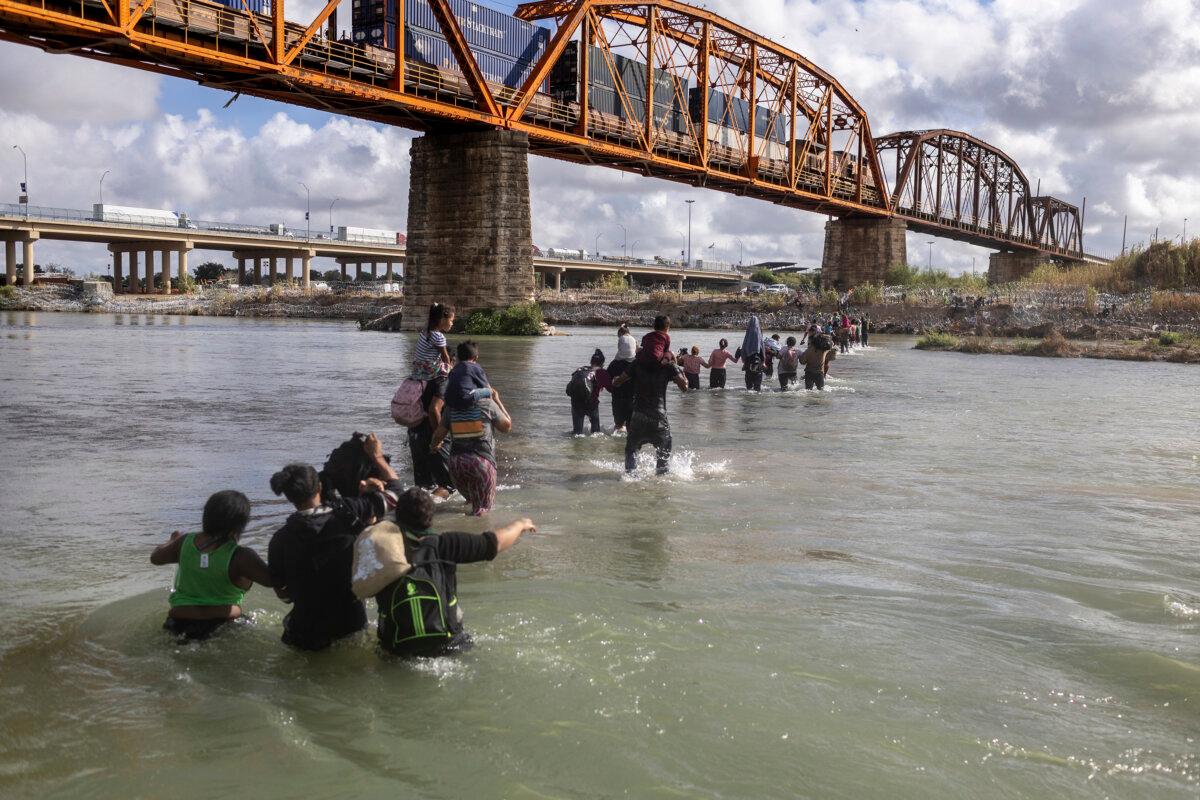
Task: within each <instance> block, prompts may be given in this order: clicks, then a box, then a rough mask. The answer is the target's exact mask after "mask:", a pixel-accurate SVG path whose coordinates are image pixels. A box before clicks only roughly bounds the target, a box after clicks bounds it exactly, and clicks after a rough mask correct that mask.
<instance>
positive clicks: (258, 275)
mask: <svg viewBox="0 0 1200 800" xmlns="http://www.w3.org/2000/svg"><path fill="white" fill-rule="evenodd" d="M262 262H263V260H262V259H261V258H259V257H258V256H255V257H254V285H255V286H262V282H263V274H262Z"/></svg>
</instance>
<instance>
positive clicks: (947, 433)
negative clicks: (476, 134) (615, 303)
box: [0, 313, 1200, 800]
mask: <svg viewBox="0 0 1200 800" xmlns="http://www.w3.org/2000/svg"><path fill="white" fill-rule="evenodd" d="M0 333H2V336H0V368H2V371H3V380H2V381H0V407H2V408H3V414H4V421H3V426H2V427H0V448H2V450H0V452H3V454H4V455H3V457H2V458H0V487H2V488H0V492H2V494H0V542H2V543H3V558H0V586H2V587H3V591H2V592H0V610H2V611H3V613H2V614H0V698H2V702H0V795H3V796H4V797H14V798H15V797H37V798H59V797H61V798H85V797H121V798H129V797H166V796H170V797H173V798H193V797H194V798H202V797H203V798H211V797H220V796H222V795H225V794H229V795H233V794H234V793H237V794H239V795H242V794H248V793H252V794H253V795H255V796H262V797H305V798H326V797H328V798H332V797H345V796H357V797H364V798H375V797H403V798H467V797H470V798H531V799H534V798H537V799H541V798H598V797H615V796H625V797H632V798H679V797H687V798H796V797H804V798H849V799H853V800H868V799H871V798H880V799H881V800H882V799H884V798H886V799H887V800H904V799H906V798H918V799H919V800H934V799H935V798H947V800H950V799H952V798H953V799H955V800H957V799H959V798H967V797H969V798H1049V797H1054V798H1093V797H1096V798H1099V797H1113V798H1139V799H1142V798H1196V797H1197V796H1200V742H1198V741H1197V738H1198V737H1200V707H1198V706H1200V639H1198V635H1200V544H1198V538H1197V531H1198V528H1197V520H1198V519H1200V492H1198V487H1200V461H1198V459H1200V424H1198V423H1197V420H1198V419H1200V415H1198V413H1197V412H1198V408H1200V404H1198V401H1197V394H1196V386H1197V376H1198V374H1200V373H1197V372H1196V371H1195V368H1193V367H1188V366H1180V365H1169V364H1136V363H1115V362H1095V361H1089V362H1082V361H1071V360H1046V359H1032V358H1020V357H1002V356H995V357H992V356H964V355H957V354H943V353H923V352H918V351H914V350H912V349H911V344H912V342H911V340H909V339H903V338H886V337H878V338H877V339H876V340H875V341H873V343H872V345H873V346H872V347H871V348H870V349H869V350H866V351H862V352H858V353H856V354H854V355H851V356H847V357H843V358H841V359H839V360H838V361H836V362H835V364H834V369H833V373H832V374H833V377H834V380H833V382H832V384H831V385H832V391H830V392H827V393H825V394H820V395H818V394H815V393H811V394H810V393H804V392H798V393H797V392H792V393H787V394H781V393H777V392H770V393H763V394H761V395H757V396H752V395H748V394H747V393H746V392H744V391H741V390H733V391H726V392H722V393H710V392H707V391H704V392H699V393H694V394H690V395H687V396H682V395H680V394H678V393H676V392H675V391H674V390H672V392H673V395H672V397H671V398H670V401H669V402H670V406H671V409H672V414H673V418H672V422H673V427H674V431H675V441H676V448H677V454H676V457H675V461H674V469H675V471H674V474H672V475H671V476H668V477H666V478H661V479H660V478H655V477H653V476H651V475H649V474H647V473H648V472H650V471H652V470H650V468H649V467H650V463H649V457H650V451H649V450H646V464H645V465H644V467H645V469H644V470H643V474H641V475H639V478H638V479H637V480H634V481H630V480H626V479H625V478H624V477H623V475H622V473H621V453H622V441H621V440H620V439H613V438H610V437H591V438H580V439H575V438H571V437H570V436H569V435H568V431H569V429H570V419H569V413H568V400H567V397H566V396H565V394H564V387H565V385H566V383H567V379H568V377H569V374H570V372H571V370H572V369H573V368H574V367H575V366H577V365H579V364H582V363H584V362H585V361H586V360H587V358H588V356H589V355H590V353H591V352H592V350H593V348H595V347H597V346H599V347H602V348H604V349H605V350H606V352H607V353H608V355H610V356H611V355H612V351H613V350H614V345H615V336H614V335H613V332H612V331H608V330H603V331H601V330H592V329H581V330H571V331H570V334H571V335H570V336H567V337H559V338H552V339H528V340H507V339H497V340H485V341H483V342H482V344H481V349H482V358H481V360H482V362H483V364H484V366H485V367H486V368H487V370H488V372H489V374H490V376H491V378H492V380H493V382H494V383H495V384H496V385H497V386H498V387H500V388H502V390H503V392H504V397H505V401H506V403H507V405H508V406H509V408H510V410H511V411H512V412H513V415H514V418H515V423H516V427H515V430H514V432H513V433H512V434H511V435H510V436H507V437H501V438H500V440H499V442H498V448H499V453H500V483H501V491H500V493H499V501H498V508H497V510H496V511H495V512H493V514H492V515H491V519H492V521H493V522H497V521H499V522H505V521H508V520H510V519H512V518H515V517H517V516H525V515H528V516H531V517H533V518H534V519H535V520H536V521H537V523H538V524H539V526H540V528H541V530H540V532H539V533H538V534H536V535H531V536H529V537H527V538H526V539H524V540H522V541H521V542H520V543H519V544H518V545H517V546H516V547H515V548H514V549H513V550H512V551H510V552H508V553H505V554H503V555H502V556H501V557H500V558H499V559H497V560H496V561H495V562H492V563H490V564H485V565H479V566H470V567H464V568H463V569H462V570H461V577H460V589H461V593H460V598H461V602H462V605H463V607H464V609H465V611H466V617H467V624H468V627H469V628H470V629H471V630H472V631H473V632H474V634H475V638H476V642H477V644H476V647H475V648H474V649H473V650H472V651H471V652H469V653H467V654H465V655H462V656H459V657H456V658H442V659H435V660H432V661H425V662H421V663H397V662H394V661H385V660H382V659H380V658H379V657H378V656H377V654H376V652H375V651H374V649H373V647H372V642H371V639H370V637H369V636H366V635H364V636H363V637H361V638H360V639H357V640H353V641H351V642H349V643H345V644H342V645H340V646H338V647H336V648H335V649H334V650H332V651H330V652H326V653H322V654H316V655H309V654H302V653H298V652H293V651H291V650H289V649H288V648H286V647H285V646H283V645H282V644H281V643H280V642H279V640H278V638H279V633H280V620H281V618H282V616H283V614H284V611H285V607H284V606H283V605H282V604H281V603H279V602H278V601H276V600H275V599H274V597H273V596H272V595H271V593H270V592H268V591H264V590H262V589H261V588H258V589H255V590H253V591H251V593H250V594H249V595H248V597H247V608H248V609H249V610H250V613H249V617H248V623H247V624H245V625H241V626H239V627H238V628H237V629H235V630H232V631H228V632H226V633H225V634H222V635H221V636H219V637H217V638H216V639H215V640H213V641H211V642H209V643H206V644H204V645H177V644H174V643H173V642H171V641H170V640H169V639H168V638H167V636H166V634H164V633H162V632H161V631H160V630H159V627H160V625H161V623H162V618H163V616H164V612H165V609H166V600H167V591H168V589H169V587H170V584H171V580H172V570H171V568H155V567H152V566H151V565H150V564H149V560H148V557H149V553H150V550H151V549H152V547H153V546H154V545H155V544H156V543H158V542H160V541H162V540H163V539H164V538H165V536H166V534H167V533H168V532H170V531H171V530H174V529H196V527H197V526H198V523H199V516H200V509H201V506H202V505H203V502H204V500H205V498H206V497H207V495H208V494H209V493H211V492H212V491H215V490H217V489H222V488H237V489H241V490H242V491H244V492H246V493H247V494H248V495H249V496H250V497H251V499H252V500H253V502H254V519H253V522H252V524H251V528H250V530H249V531H248V532H247V534H246V536H245V537H244V539H243V543H244V544H248V545H250V546H252V547H255V548H256V549H258V550H259V551H260V552H262V553H264V554H265V551H266V545H267V541H268V539H269V537H270V534H271V532H272V531H273V529H274V528H275V527H277V526H278V525H279V524H280V523H281V521H282V520H283V519H284V518H285V516H286V515H287V513H288V511H289V507H288V506H287V505H286V504H285V503H284V502H283V501H282V500H280V499H278V498H275V497H274V496H272V495H271V493H270V491H269V488H268V486H267V482H268V477H269V476H270V474H271V473H272V472H273V471H274V470H275V469H277V468H278V467H280V466H281V465H283V464H284V463H286V462H288V461H292V460H305V461H309V462H315V463H317V464H318V465H319V464H320V462H321V461H322V460H323V458H324V456H325V455H326V454H327V453H328V452H329V451H330V450H331V449H332V448H333V447H334V446H335V445H336V444H337V443H338V442H339V441H340V440H341V439H342V438H344V437H345V435H347V434H349V433H350V432H352V431H355V430H359V431H368V430H374V431H377V432H378V433H379V434H380V435H381V437H382V438H383V440H384V442H385V445H386V447H387V449H388V451H389V452H391V453H392V454H394V456H395V462H396V463H397V465H398V466H399V467H400V470H401V473H402V474H405V472H406V469H407V467H406V465H407V462H408V457H407V452H406V449H405V446H404V441H403V437H402V436H401V430H400V429H399V428H397V427H396V426H395V425H394V424H393V423H392V422H391V420H390V417H389V414H388V400H389V399H390V396H391V392H392V390H393V389H394V388H395V384H396V383H397V381H398V376H399V374H400V371H401V370H400V365H401V364H406V363H407V360H408V353H409V351H410V349H411V346H412V343H413V340H412V339H411V338H409V337H407V336H401V335H395V334H364V333H360V332H358V331H357V329H356V328H355V326H353V325H350V324H345V323H329V322H309V321H278V322H276V321H263V320H254V321H251V320H238V319H219V318H188V317H155V316H141V315H127V316H106V315H73V314H33V313H6V314H0ZM718 336H719V334H718V333H716V332H712V331H705V332H690V331H677V332H675V334H674V343H675V345H676V347H678V346H680V345H683V344H687V345H691V344H692V343H697V344H700V345H701V346H702V348H703V349H704V350H705V351H706V352H707V351H708V350H709V349H710V348H711V347H712V346H713V344H714V343H715V341H716V339H717V338H718ZM729 338H730V340H731V341H740V335H734V334H729ZM731 378H734V379H735V380H733V381H731V383H740V381H739V380H737V379H738V378H740V373H731ZM602 418H603V419H604V421H605V423H606V425H609V426H611V414H610V412H609V410H608V406H607V399H605V405H604V407H603V413H602ZM486 524H487V520H482V521H480V520H473V519H470V518H468V517H466V516H464V515H462V514H461V507H460V506H459V504H458V503H449V504H446V505H443V506H441V507H440V509H439V515H438V519H437V522H436V527H437V528H438V529H440V530H466V531H480V530H484V529H485V526H486ZM372 611H373V610H372Z"/></svg>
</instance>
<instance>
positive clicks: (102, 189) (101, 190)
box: [100, 169, 112, 205]
mask: <svg viewBox="0 0 1200 800" xmlns="http://www.w3.org/2000/svg"><path fill="white" fill-rule="evenodd" d="M110 172H112V170H111V169H106V170H104V174H103V175H101V176H100V205H104V179H105V178H107V177H108V173H110Z"/></svg>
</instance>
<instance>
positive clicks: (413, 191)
mask: <svg viewBox="0 0 1200 800" xmlns="http://www.w3.org/2000/svg"><path fill="white" fill-rule="evenodd" d="M406 255H407V258H406V262H405V267H404V270H405V294H404V315H403V320H402V325H403V327H404V328H406V329H408V330H416V329H418V328H420V327H421V326H422V325H424V324H425V318H426V314H427V311H428V309H429V306H430V305H431V304H433V303H435V302H442V303H449V304H451V305H453V306H455V308H456V310H457V311H458V314H459V316H460V317H465V316H466V315H467V314H469V313H471V312H472V311H475V310H478V309H481V308H503V307H506V306H510V305H513V304H514V303H519V302H524V301H528V300H531V299H533V296H534V276H533V238H532V236H531V233H530V212H529V138H528V136H526V135H525V134H523V133H517V132H513V131H501V130H495V131H483V132H465V133H429V134H426V135H425V136H422V137H420V138H419V139H416V140H414V141H413V144H412V171H411V179H410V183H409V199H408V243H407V254H406Z"/></svg>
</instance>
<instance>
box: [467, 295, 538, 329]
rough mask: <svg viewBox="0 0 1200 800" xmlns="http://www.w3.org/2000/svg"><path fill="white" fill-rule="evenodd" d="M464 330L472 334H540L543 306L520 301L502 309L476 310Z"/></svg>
mask: <svg viewBox="0 0 1200 800" xmlns="http://www.w3.org/2000/svg"><path fill="white" fill-rule="evenodd" d="M464 331H465V333H467V334H469V335H471V336H538V335H540V334H541V332H542V307H541V306H539V305H538V304H537V303H518V304H517V305H515V306H509V307H508V308H506V309H503V310H501V311H495V310H487V309H485V310H481V311H476V312H474V313H472V314H471V316H470V317H469V318H468V319H467V324H466V327H465V329H464Z"/></svg>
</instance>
